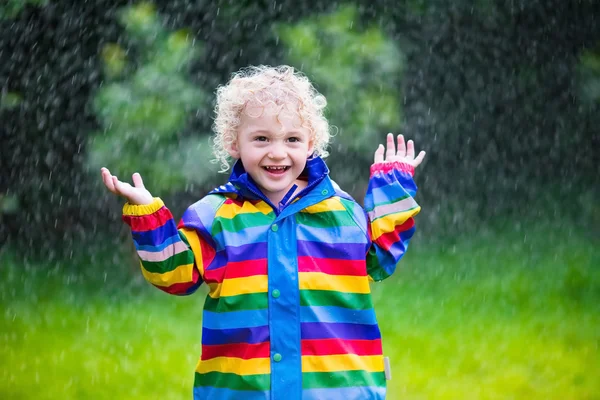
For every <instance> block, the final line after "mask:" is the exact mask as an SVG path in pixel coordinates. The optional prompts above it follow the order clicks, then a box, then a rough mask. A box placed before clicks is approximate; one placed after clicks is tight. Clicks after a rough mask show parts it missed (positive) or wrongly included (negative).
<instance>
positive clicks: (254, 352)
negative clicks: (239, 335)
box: [201, 342, 271, 360]
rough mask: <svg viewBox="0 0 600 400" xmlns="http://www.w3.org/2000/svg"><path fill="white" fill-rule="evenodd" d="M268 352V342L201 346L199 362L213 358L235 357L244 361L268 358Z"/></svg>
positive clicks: (269, 345) (269, 346) (269, 348)
mask: <svg viewBox="0 0 600 400" xmlns="http://www.w3.org/2000/svg"><path fill="white" fill-rule="evenodd" d="M270 350H271V344H270V342H262V343H256V344H249V343H232V344H216V345H202V357H201V360H210V359H211V358H215V357H235V358H243V359H244V360H250V359H252V358H268V357H269V356H270V354H269V352H270Z"/></svg>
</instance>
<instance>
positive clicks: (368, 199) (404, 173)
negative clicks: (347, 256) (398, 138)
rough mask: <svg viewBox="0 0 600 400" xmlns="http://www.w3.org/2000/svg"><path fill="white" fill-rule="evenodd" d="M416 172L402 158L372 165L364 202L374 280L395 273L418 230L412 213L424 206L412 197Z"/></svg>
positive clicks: (369, 254) (368, 263) (368, 267)
mask: <svg viewBox="0 0 600 400" xmlns="http://www.w3.org/2000/svg"><path fill="white" fill-rule="evenodd" d="M413 174H414V168H413V167H412V166H411V165H408V164H405V163H400V162H394V163H378V164H374V165H372V166H371V178H370V180H369V187H368V189H367V193H366V196H365V202H364V205H365V211H366V214H367V228H368V235H369V239H370V240H371V245H370V248H369V250H368V253H367V273H368V274H369V277H370V278H371V279H373V280H374V281H381V280H383V279H386V278H387V277H389V276H390V275H392V274H393V273H394V271H395V270H396V264H397V263H398V262H399V261H400V259H401V258H402V256H403V255H404V253H405V252H406V249H407V247H408V243H409V241H410V238H411V237H412V236H413V234H414V232H415V224H414V219H413V217H414V216H415V215H416V214H417V213H418V212H419V211H420V210H421V207H420V206H419V205H418V204H417V202H416V201H415V200H414V198H413V197H414V196H415V194H416V192H417V186H416V185H415V182H414V181H413V178H412V176H413Z"/></svg>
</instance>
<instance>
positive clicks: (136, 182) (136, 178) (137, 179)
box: [131, 172, 145, 189]
mask: <svg viewBox="0 0 600 400" xmlns="http://www.w3.org/2000/svg"><path fill="white" fill-rule="evenodd" d="M131 178H132V179H133V186H135V187H136V188H141V189H145V187H144V181H143V180H142V176H141V175H140V174H138V173H137V172H136V173H135V174H133V175H132V176H131Z"/></svg>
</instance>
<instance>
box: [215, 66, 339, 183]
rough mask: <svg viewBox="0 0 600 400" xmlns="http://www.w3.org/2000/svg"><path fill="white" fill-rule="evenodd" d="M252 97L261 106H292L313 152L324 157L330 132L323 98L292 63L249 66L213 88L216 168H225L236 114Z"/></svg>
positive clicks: (233, 135)
mask: <svg viewBox="0 0 600 400" xmlns="http://www.w3.org/2000/svg"><path fill="white" fill-rule="evenodd" d="M251 101H255V102H257V103H258V104H260V105H261V106H262V107H266V106H267V105H268V104H273V105H275V106H277V107H279V108H280V109H281V108H283V107H288V108H289V107H290V106H291V107H293V110H289V111H293V112H296V113H298V116H299V117H300V120H301V121H302V126H303V127H306V128H307V129H308V130H309V131H310V135H311V136H310V138H311V140H313V144H314V149H315V153H316V154H317V155H319V156H321V157H327V156H328V155H329V153H328V152H327V149H326V148H327V145H328V144H329V139H330V137H331V134H330V132H329V123H328V122H327V119H326V118H325V116H324V114H323V113H324V110H325V107H326V106H327V100H326V99H325V97H324V96H323V95H321V94H320V93H319V92H318V91H317V90H316V89H315V87H314V86H313V85H312V83H311V82H310V81H309V80H308V78H307V77H306V76H305V75H304V74H302V73H301V72H298V71H295V70H294V68H293V67H290V66H287V65H281V66H278V67H271V66H268V65H259V66H251V67H247V68H244V69H241V70H240V71H238V72H236V73H234V74H233V76H232V78H231V80H230V81H229V82H228V83H227V84H226V85H222V86H219V87H218V88H217V101H216V106H215V114H216V116H215V121H214V124H213V130H214V131H215V136H214V138H213V142H214V143H213V153H214V155H215V160H213V161H214V162H218V163H220V165H221V170H220V172H225V171H227V170H228V169H229V167H230V165H229V161H230V159H231V156H230V155H229V152H228V151H227V149H228V148H230V146H231V144H232V143H233V142H235V140H236V138H237V129H238V127H239V124H240V116H241V114H242V112H243V111H244V110H245V108H246V106H247V105H248V103H249V102H251Z"/></svg>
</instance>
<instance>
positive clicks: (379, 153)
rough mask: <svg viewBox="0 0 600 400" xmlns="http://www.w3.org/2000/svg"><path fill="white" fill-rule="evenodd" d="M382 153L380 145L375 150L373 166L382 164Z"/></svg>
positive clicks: (382, 149) (382, 148)
mask: <svg viewBox="0 0 600 400" xmlns="http://www.w3.org/2000/svg"><path fill="white" fill-rule="evenodd" d="M383 151H384V147H383V145H382V144H380V145H379V147H377V150H375V158H374V160H373V161H374V163H375V164H377V163H380V162H383Z"/></svg>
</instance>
